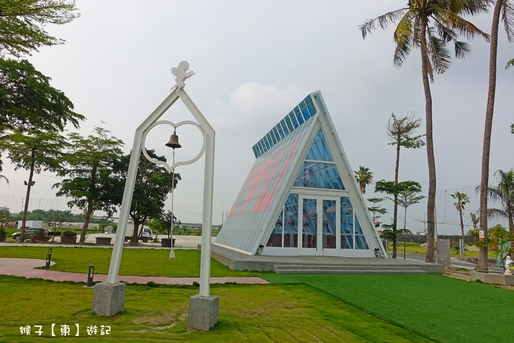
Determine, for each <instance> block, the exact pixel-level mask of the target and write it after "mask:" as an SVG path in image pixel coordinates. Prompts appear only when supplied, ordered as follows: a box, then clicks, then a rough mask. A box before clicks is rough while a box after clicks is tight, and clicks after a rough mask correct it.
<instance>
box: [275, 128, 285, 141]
mask: <svg viewBox="0 0 514 343" xmlns="http://www.w3.org/2000/svg"><path fill="white" fill-rule="evenodd" d="M273 133H274V134H275V137H276V138H277V142H280V140H281V139H282V137H283V136H281V135H280V133H279V132H278V127H277V126H275V127H274V128H273Z"/></svg>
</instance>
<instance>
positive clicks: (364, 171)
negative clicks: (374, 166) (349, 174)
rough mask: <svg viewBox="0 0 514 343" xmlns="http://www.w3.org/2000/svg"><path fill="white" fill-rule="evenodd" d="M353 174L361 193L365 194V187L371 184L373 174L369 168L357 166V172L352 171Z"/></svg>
mask: <svg viewBox="0 0 514 343" xmlns="http://www.w3.org/2000/svg"><path fill="white" fill-rule="evenodd" d="M354 173H355V179H356V180H357V183H358V184H359V188H360V190H361V193H362V194H364V193H366V186H367V185H370V184H372V183H373V173H372V172H370V171H369V168H365V167H363V166H359V170H356V171H354Z"/></svg>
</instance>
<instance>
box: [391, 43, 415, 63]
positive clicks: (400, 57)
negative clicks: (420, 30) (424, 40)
mask: <svg viewBox="0 0 514 343" xmlns="http://www.w3.org/2000/svg"><path fill="white" fill-rule="evenodd" d="M411 47H412V37H405V39H404V42H403V43H402V44H397V45H396V49H394V56H393V64H394V66H395V67H397V68H399V67H401V66H402V65H403V62H405V60H406V59H407V56H409V54H410V52H411Z"/></svg>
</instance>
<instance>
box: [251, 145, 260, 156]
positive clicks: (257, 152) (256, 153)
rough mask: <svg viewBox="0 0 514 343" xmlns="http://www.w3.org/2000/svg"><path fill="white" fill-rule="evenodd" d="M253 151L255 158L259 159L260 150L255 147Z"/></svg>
mask: <svg viewBox="0 0 514 343" xmlns="http://www.w3.org/2000/svg"><path fill="white" fill-rule="evenodd" d="M252 150H253V154H254V155H255V157H259V150H258V149H257V146H255V145H254V146H253V147H252Z"/></svg>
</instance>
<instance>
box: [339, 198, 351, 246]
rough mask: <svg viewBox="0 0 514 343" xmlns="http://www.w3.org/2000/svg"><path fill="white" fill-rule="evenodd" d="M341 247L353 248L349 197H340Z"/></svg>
mask: <svg viewBox="0 0 514 343" xmlns="http://www.w3.org/2000/svg"><path fill="white" fill-rule="evenodd" d="M341 248H342V249H353V207H352V204H351V203H350V198H349V197H341Z"/></svg>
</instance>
